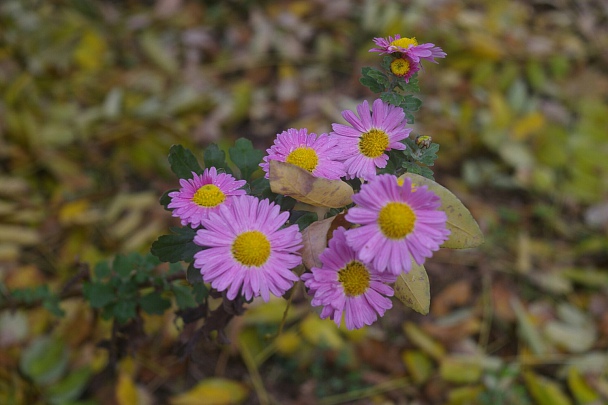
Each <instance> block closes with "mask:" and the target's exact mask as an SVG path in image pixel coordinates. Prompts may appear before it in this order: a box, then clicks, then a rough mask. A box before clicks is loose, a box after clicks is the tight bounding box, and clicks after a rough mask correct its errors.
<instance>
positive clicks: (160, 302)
mask: <svg viewBox="0 0 608 405" xmlns="http://www.w3.org/2000/svg"><path fill="white" fill-rule="evenodd" d="M139 305H140V306H141V309H143V310H144V311H145V312H147V313H149V314H153V315H162V314H164V313H165V311H166V310H167V309H169V308H170V307H171V301H169V300H167V299H165V298H163V297H162V296H161V294H160V292H158V291H153V292H151V293H150V294H147V295H144V296H143V297H141V298H140V299H139Z"/></svg>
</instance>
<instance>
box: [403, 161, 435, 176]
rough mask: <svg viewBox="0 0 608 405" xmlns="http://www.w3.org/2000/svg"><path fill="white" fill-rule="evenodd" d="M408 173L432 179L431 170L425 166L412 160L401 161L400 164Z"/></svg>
mask: <svg viewBox="0 0 608 405" xmlns="http://www.w3.org/2000/svg"><path fill="white" fill-rule="evenodd" d="M402 166H403V167H404V168H405V169H406V170H407V172H408V173H411V174H417V175H419V176H422V177H425V178H427V179H429V180H434V178H433V171H432V170H431V169H429V168H428V167H426V166H420V165H419V164H416V163H414V162H403V165H402Z"/></svg>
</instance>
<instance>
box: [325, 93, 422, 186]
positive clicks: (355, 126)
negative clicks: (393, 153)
mask: <svg viewBox="0 0 608 405" xmlns="http://www.w3.org/2000/svg"><path fill="white" fill-rule="evenodd" d="M357 113H358V114H359V116H357V115H356V114H355V113H354V112H352V111H350V110H346V111H343V112H342V116H343V117H344V119H345V120H346V121H347V122H348V123H349V124H350V126H348V125H343V124H332V128H333V132H332V133H331V134H330V136H335V137H336V138H338V139H340V140H339V141H338V142H339V144H340V148H341V150H342V156H341V158H340V159H342V160H344V166H345V168H346V177H347V178H350V179H352V178H355V177H361V178H363V179H364V180H370V179H372V178H374V177H375V176H376V168H377V167H379V168H383V167H386V162H387V161H388V155H387V154H386V153H385V152H388V151H389V150H391V149H399V150H403V149H405V144H403V143H401V142H400V141H401V140H403V139H405V138H407V137H408V136H409V134H410V132H411V131H412V129H411V128H406V126H405V124H406V121H405V113H404V112H403V110H402V109H401V108H399V107H395V106H392V105H390V104H387V103H385V102H383V101H382V100H380V99H377V100H375V101H374V103H373V104H372V111H371V113H370V110H369V104H368V102H367V100H366V101H363V103H361V104H359V105H358V106H357Z"/></svg>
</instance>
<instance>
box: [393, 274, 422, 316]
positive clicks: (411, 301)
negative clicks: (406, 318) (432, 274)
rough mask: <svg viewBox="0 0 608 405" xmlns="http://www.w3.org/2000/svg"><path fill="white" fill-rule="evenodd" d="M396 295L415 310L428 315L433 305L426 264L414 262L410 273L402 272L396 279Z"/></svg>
mask: <svg viewBox="0 0 608 405" xmlns="http://www.w3.org/2000/svg"><path fill="white" fill-rule="evenodd" d="M394 289H395V297H397V298H398V299H399V301H401V302H403V304H405V305H406V306H408V307H410V308H412V309H413V310H414V311H416V312H419V313H421V314H422V315H426V314H428V313H429V306H430V305H431V286H430V284H429V277H428V275H427V274H426V269H425V268H424V266H420V265H418V264H416V263H415V262H412V269H411V270H410V272H409V273H401V274H400V275H399V277H398V278H397V281H395V286H394Z"/></svg>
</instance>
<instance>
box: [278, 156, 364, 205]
mask: <svg viewBox="0 0 608 405" xmlns="http://www.w3.org/2000/svg"><path fill="white" fill-rule="evenodd" d="M269 167H270V168H269V172H268V176H269V179H270V189H271V190H272V192H274V193H277V194H283V195H287V196H289V197H293V198H295V199H296V200H298V201H301V202H304V203H307V204H310V205H315V206H317V207H330V208H340V207H344V206H345V205H348V204H350V203H351V202H352V199H351V197H352V195H353V193H354V192H353V188H352V187H351V186H350V185H348V184H347V183H345V182H343V181H342V180H329V179H324V178H321V177H315V176H313V175H312V174H310V173H309V172H308V171H306V170H304V169H302V168H300V167H298V166H295V165H292V164H291V163H284V162H279V161H277V160H271V161H270V166H269Z"/></svg>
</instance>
